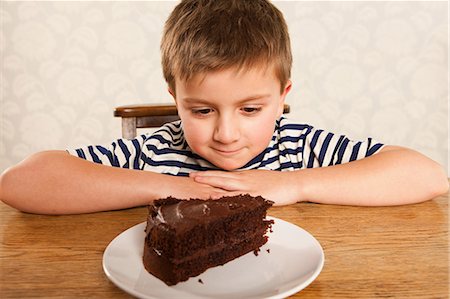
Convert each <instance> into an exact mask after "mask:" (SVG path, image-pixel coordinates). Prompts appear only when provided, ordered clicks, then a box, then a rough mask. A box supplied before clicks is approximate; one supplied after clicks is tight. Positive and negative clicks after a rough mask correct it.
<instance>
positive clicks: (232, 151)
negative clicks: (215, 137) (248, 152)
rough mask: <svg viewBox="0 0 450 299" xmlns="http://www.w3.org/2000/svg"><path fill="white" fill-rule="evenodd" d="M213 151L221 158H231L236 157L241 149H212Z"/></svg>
mask: <svg viewBox="0 0 450 299" xmlns="http://www.w3.org/2000/svg"><path fill="white" fill-rule="evenodd" d="M213 150H214V151H215V152H217V153H219V154H220V155H222V156H233V155H236V154H237V153H239V152H240V151H241V150H242V148H238V149H219V148H213Z"/></svg>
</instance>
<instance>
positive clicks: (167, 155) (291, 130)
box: [68, 117, 383, 176]
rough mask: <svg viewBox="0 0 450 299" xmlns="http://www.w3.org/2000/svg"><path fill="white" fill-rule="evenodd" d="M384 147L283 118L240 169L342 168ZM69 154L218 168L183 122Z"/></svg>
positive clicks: (182, 169)
mask: <svg viewBox="0 0 450 299" xmlns="http://www.w3.org/2000/svg"><path fill="white" fill-rule="evenodd" d="M382 147H383V144H381V143H378V142H375V141H374V140H373V139H372V138H367V140H364V141H353V140H350V139H349V138H348V137H346V136H344V135H336V134H333V133H330V132H326V131H324V130H320V129H316V128H314V127H312V126H310V125H305V124H299V123H295V122H293V121H291V120H289V119H287V118H285V117H281V118H280V119H279V120H278V121H277V123H276V126H275V130H274V133H273V135H272V139H271V141H270V143H269V145H268V147H267V148H266V149H265V150H264V151H263V152H261V153H260V154H259V155H257V156H256V157H254V158H253V159H252V160H251V161H249V162H248V163H247V164H246V165H244V166H243V167H241V168H240V169H239V170H248V169H266V170H278V171H292V170H298V169H305V168H314V167H325V166H331V165H336V164H343V163H347V162H351V161H354V160H358V159H362V158H364V157H368V156H370V155H373V154H375V153H377V152H378V151H380V150H381V148H382ZM68 152H69V153H70V154H72V155H75V156H78V157H80V158H83V159H86V160H89V161H92V162H95V163H101V164H105V165H110V166H115V167H122V168H130V169H140V170H147V171H153V172H158V173H164V174H171V175H177V176H187V175H188V174H189V173H190V172H193V171H204V170H218V168H217V167H216V166H214V165H213V164H211V163H210V162H208V161H207V160H205V159H203V158H202V157H200V156H198V155H197V154H195V153H194V152H192V150H191V149H190V147H189V145H188V144H187V142H186V140H185V138H184V134H183V130H182V123H181V121H175V122H171V123H167V124H165V125H163V126H162V127H161V128H159V129H158V130H157V131H155V132H154V133H153V134H144V135H140V136H138V137H136V138H135V139H132V140H127V139H118V140H116V141H114V142H112V143H110V144H108V145H90V146H86V147H83V148H78V149H70V150H68Z"/></svg>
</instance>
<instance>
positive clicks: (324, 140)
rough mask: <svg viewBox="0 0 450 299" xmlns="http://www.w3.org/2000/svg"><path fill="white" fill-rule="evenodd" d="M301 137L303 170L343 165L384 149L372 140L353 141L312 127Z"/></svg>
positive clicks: (380, 144) (382, 145)
mask: <svg viewBox="0 0 450 299" xmlns="http://www.w3.org/2000/svg"><path fill="white" fill-rule="evenodd" d="M303 137H304V138H303V142H304V144H303V157H302V158H303V159H302V160H303V165H304V167H305V168H314V167H324V166H331V165H337V164H344V163H347V162H351V161H355V160H359V159H362V158H365V157H368V156H371V155H373V154H376V153H377V152H379V151H380V150H381V149H382V148H383V147H384V144H382V143H379V142H377V141H375V140H374V139H373V138H367V139H366V140H362V141H355V140H351V139H349V138H348V137H347V136H345V135H336V134H333V133H330V132H325V131H324V130H320V129H314V128H312V127H310V128H309V130H308V131H307V132H306V133H305V134H304V135H303Z"/></svg>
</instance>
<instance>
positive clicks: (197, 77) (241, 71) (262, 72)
mask: <svg viewBox="0 0 450 299" xmlns="http://www.w3.org/2000/svg"><path fill="white" fill-rule="evenodd" d="M211 76H220V77H221V78H222V79H227V78H236V77H242V76H248V77H255V78H262V77H264V78H267V79H271V80H276V81H279V80H278V78H277V77H276V74H275V68H274V66H273V64H268V63H266V64H263V63H260V64H257V65H252V66H232V67H229V68H225V69H216V70H207V71H202V72H198V73H195V74H191V75H190V76H189V77H188V78H186V79H184V80H183V79H181V78H180V77H179V76H175V82H176V84H177V83H183V84H184V85H186V86H191V87H192V86H200V85H202V84H203V83H204V82H205V80H206V79H207V78H208V77H211Z"/></svg>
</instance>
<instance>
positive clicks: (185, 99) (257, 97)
mask: <svg viewBox="0 0 450 299" xmlns="http://www.w3.org/2000/svg"><path fill="white" fill-rule="evenodd" d="M268 97H270V94H261V95H253V96H249V97H246V98H244V99H242V100H239V101H238V103H239V104H242V103H245V102H250V101H255V100H260V99H264V98H268ZM182 100H183V101H185V102H187V103H210V101H208V100H205V99H200V98H198V99H197V98H190V97H187V98H183V99H182Z"/></svg>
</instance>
